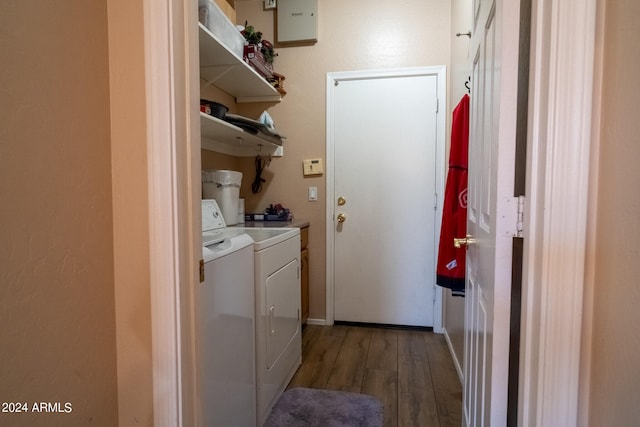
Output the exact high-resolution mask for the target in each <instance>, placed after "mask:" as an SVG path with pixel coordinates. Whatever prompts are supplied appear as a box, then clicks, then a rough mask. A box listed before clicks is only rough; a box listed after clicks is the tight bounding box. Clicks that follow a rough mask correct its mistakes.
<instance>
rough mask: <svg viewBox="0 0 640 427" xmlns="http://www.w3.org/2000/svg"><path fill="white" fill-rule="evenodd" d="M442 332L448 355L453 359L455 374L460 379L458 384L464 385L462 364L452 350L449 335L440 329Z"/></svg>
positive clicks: (445, 330) (443, 329) (444, 329)
mask: <svg viewBox="0 0 640 427" xmlns="http://www.w3.org/2000/svg"><path fill="white" fill-rule="evenodd" d="M442 332H443V334H444V339H445V341H447V346H448V347H449V353H451V359H453V365H454V366H455V367H456V372H457V373H458V379H460V384H462V385H464V376H463V373H462V364H461V363H460V361H459V360H458V358H457V356H456V352H455V351H454V350H453V344H451V339H450V338H449V333H448V332H447V328H442Z"/></svg>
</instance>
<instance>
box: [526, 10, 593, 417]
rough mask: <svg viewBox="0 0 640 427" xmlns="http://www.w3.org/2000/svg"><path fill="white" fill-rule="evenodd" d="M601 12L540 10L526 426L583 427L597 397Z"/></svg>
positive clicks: (532, 120)
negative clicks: (593, 299) (583, 401)
mask: <svg viewBox="0 0 640 427" xmlns="http://www.w3.org/2000/svg"><path fill="white" fill-rule="evenodd" d="M596 3H597V2H596V0H588V1H586V2H585V1H582V0H567V1H564V2H553V1H550V0H534V1H533V7H532V26H531V29H532V31H531V74H530V100H529V124H530V125H529V132H528V133H529V135H528V149H527V202H528V205H527V206H525V226H526V227H525V251H524V260H523V264H524V272H523V273H524V274H523V288H522V298H523V300H522V338H521V343H520V346H521V365H520V381H519V383H520V390H519V401H520V402H519V411H518V412H519V415H518V416H519V422H518V425H527V426H546V425H562V426H575V425H578V418H579V410H580V408H579V397H580V390H581V388H582V389H583V390H586V391H584V392H586V393H588V387H589V385H588V375H589V374H588V372H587V373H586V375H585V372H586V371H587V370H585V367H584V366H581V363H584V360H583V359H582V356H583V355H582V354H581V341H582V339H585V340H587V341H588V340H590V336H583V335H582V332H583V331H582V325H583V308H584V307H585V302H584V289H585V283H586V282H587V281H588V280H592V278H590V277H588V276H586V275H585V268H586V255H587V249H588V247H587V243H588V242H587V233H588V229H587V225H588V223H589V213H591V211H590V209H589V190H590V187H589V185H590V179H589V166H590V155H591V139H592V135H591V119H592V108H593V105H592V94H593V87H594V81H593V76H594V63H595V62H594V52H595V42H594V40H595V22H596ZM586 286H587V287H588V286H589V284H588V283H586ZM587 311H588V307H587ZM586 314H587V315H589V313H588V312H587V313H586ZM587 335H588V329H587ZM587 360H588V354H587ZM587 363H588V362H587ZM581 374H583V376H582V378H581ZM581 380H584V381H585V384H581ZM583 421H584V420H583Z"/></svg>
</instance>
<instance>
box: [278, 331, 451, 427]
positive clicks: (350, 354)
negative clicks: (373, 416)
mask: <svg viewBox="0 0 640 427" xmlns="http://www.w3.org/2000/svg"><path fill="white" fill-rule="evenodd" d="M292 387H311V388H320V389H331V390H344V391H351V392H356V393H365V394H369V395H372V396H375V397H376V398H378V399H379V400H380V401H381V402H382V403H383V404H384V425H385V427H396V426H419V427H431V426H441V427H448V426H455V427H459V426H461V425H462V386H461V385H460V380H459V379H458V374H457V373H456V370H455V367H454V365H453V361H452V359H451V355H450V353H449V349H448V347H447V344H446V342H445V339H444V337H443V336H442V335H438V334H434V333H432V332H427V331H415V330H400V329H383V328H373V327H363V326H345V325H335V326H316V325H307V326H305V327H304V330H303V333H302V365H301V366H300V368H299V369H298V372H296V374H295V376H294V377H293V379H292V380H291V382H290V383H289V388H292Z"/></svg>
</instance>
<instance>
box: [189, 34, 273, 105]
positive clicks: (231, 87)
mask: <svg viewBox="0 0 640 427" xmlns="http://www.w3.org/2000/svg"><path fill="white" fill-rule="evenodd" d="M198 29H199V38H200V49H199V50H200V78H202V79H203V80H205V81H206V82H207V83H208V84H211V85H214V86H216V87H218V88H220V89H222V90H223V91H225V92H227V93H228V94H230V95H232V96H234V97H235V98H236V102H280V101H281V100H282V96H281V95H280V93H279V92H278V91H277V90H276V88H274V87H273V86H271V84H269V82H267V81H266V80H265V79H264V78H263V77H262V76H261V75H260V74H258V73H257V72H256V71H255V70H254V69H253V68H251V67H250V66H249V65H248V64H247V63H246V62H244V61H243V60H242V58H240V57H239V56H238V55H236V54H235V53H233V52H231V51H230V50H229V49H227V47H226V46H225V45H224V44H223V43H222V42H221V41H220V40H219V39H218V38H217V37H216V36H215V35H214V34H213V33H212V32H210V31H209V30H208V29H207V28H206V27H205V26H204V25H202V24H201V23H198Z"/></svg>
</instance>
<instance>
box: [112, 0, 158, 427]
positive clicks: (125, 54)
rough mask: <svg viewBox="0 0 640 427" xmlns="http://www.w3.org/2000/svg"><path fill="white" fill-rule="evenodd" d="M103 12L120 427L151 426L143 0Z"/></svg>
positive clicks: (115, 0)
mask: <svg viewBox="0 0 640 427" xmlns="http://www.w3.org/2000/svg"><path fill="white" fill-rule="evenodd" d="M108 16H109V52H108V53H109V81H110V92H111V171H112V178H113V183H112V185H113V250H114V281H115V300H116V333H117V361H118V415H119V422H120V424H119V425H120V426H121V427H124V426H130V425H131V426H132V425H152V423H153V378H152V361H151V356H152V354H151V350H152V349H151V298H150V275H149V274H150V270H149V210H148V197H149V196H148V185H147V179H148V178H147V172H148V170H147V145H146V138H147V134H146V110H145V109H146V106H145V69H144V58H145V55H144V32H143V31H144V28H143V24H144V22H143V10H142V2H141V1H130V0H108Z"/></svg>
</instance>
